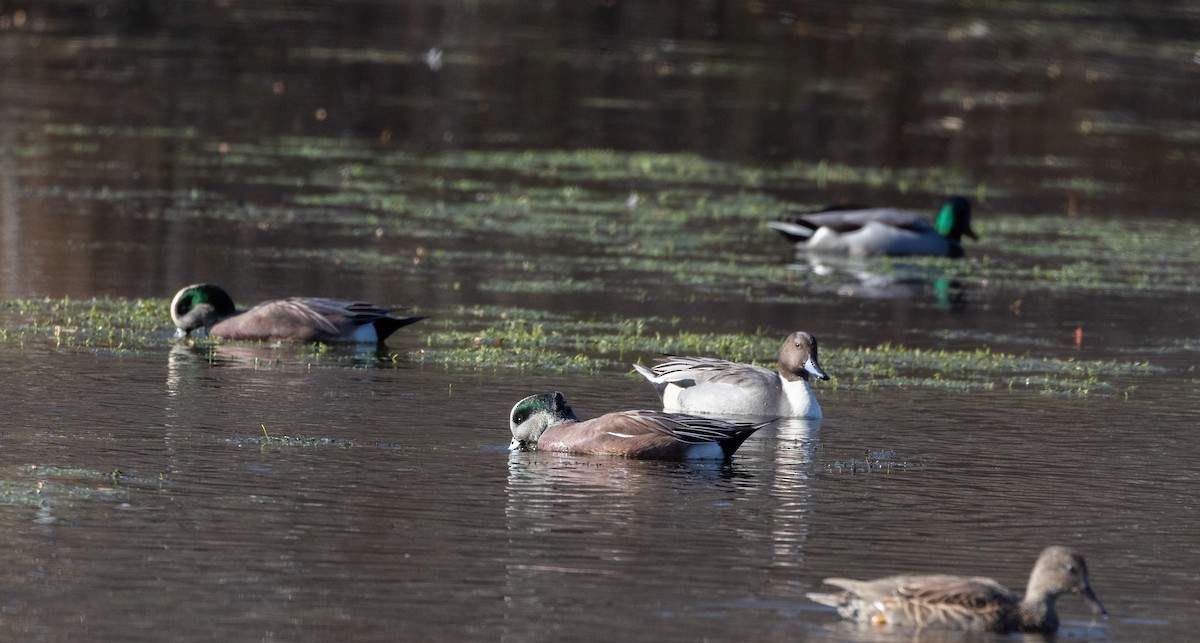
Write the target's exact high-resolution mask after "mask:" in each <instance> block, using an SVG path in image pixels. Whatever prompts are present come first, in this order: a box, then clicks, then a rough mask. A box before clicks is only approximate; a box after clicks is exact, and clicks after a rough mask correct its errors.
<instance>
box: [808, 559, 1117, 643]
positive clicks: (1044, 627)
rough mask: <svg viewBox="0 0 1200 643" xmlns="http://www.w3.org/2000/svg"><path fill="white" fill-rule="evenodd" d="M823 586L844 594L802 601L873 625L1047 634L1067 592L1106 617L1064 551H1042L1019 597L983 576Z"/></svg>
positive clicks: (833, 581)
mask: <svg viewBox="0 0 1200 643" xmlns="http://www.w3.org/2000/svg"><path fill="white" fill-rule="evenodd" d="M825 582H826V583H828V584H830V585H836V586H837V587H840V588H842V589H843V590H845V591H842V592H837V593H832V594H819V593H812V594H809V595H808V597H809V598H811V599H812V600H814V601H816V602H818V603H821V604H823V605H828V606H830V607H834V608H836V609H837V611H838V614H839V615H841V616H842V618H846V619H849V620H852V621H857V622H859V623H864V624H865V623H869V624H871V625H875V626H879V627H889V628H903V629H912V628H945V629H957V630H967V631H975V632H984V631H988V632H1000V633H1008V632H1040V633H1045V634H1053V633H1054V632H1055V631H1056V630H1057V629H1058V614H1057V613H1056V612H1055V611H1054V602H1055V600H1057V599H1058V597H1059V596H1060V595H1062V594H1066V593H1068V592H1070V593H1072V594H1078V595H1079V596H1080V597H1081V598H1083V600H1084V601H1086V602H1087V603H1088V605H1090V606H1091V608H1092V612H1094V613H1096V614H1099V615H1102V616H1108V613H1107V612H1106V611H1105V610H1104V606H1103V605H1101V604H1100V600H1099V599H1097V598H1096V594H1095V592H1093V591H1092V586H1091V584H1090V583H1089V582H1088V572H1087V564H1086V563H1085V562H1084V560H1083V556H1081V555H1080V554H1079V552H1077V551H1075V550H1073V549H1069V548H1067V547H1047V548H1046V549H1044V550H1042V553H1041V555H1040V556H1038V559H1037V563H1035V564H1034V566H1033V572H1032V573H1031V574H1030V575H1029V585H1028V586H1027V588H1026V589H1025V596H1024V597H1023V598H1022V597H1020V596H1018V595H1016V594H1014V593H1012V592H1011V591H1009V590H1008V589H1007V588H1005V587H1004V586H1003V585H1001V584H1000V583H997V582H996V581H994V580H992V579H990V578H983V577H966V576H945V575H930V576H892V577H889V578H880V579H878V580H871V581H860V580H850V579H846V578H826V579H825Z"/></svg>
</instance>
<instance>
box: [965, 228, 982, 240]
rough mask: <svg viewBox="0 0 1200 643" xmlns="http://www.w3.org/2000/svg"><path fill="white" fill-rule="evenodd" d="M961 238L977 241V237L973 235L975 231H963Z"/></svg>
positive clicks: (968, 229)
mask: <svg viewBox="0 0 1200 643" xmlns="http://www.w3.org/2000/svg"><path fill="white" fill-rule="evenodd" d="M963 236H964V237H966V238H968V239H970V240H971V241H979V237H978V236H976V235H975V231H974V230H972V229H970V228H967V229H966V230H963Z"/></svg>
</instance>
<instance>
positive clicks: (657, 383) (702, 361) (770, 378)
mask: <svg viewBox="0 0 1200 643" xmlns="http://www.w3.org/2000/svg"><path fill="white" fill-rule="evenodd" d="M633 367H634V368H635V369H637V372H639V373H641V374H642V375H643V376H644V377H645V378H646V379H647V380H649V381H650V383H651V384H653V385H654V388H655V390H657V391H658V394H659V396H660V397H662V401H663V410H664V411H679V412H683V413H703V414H707V415H754V416H762V417H766V416H771V417H801V418H814V419H815V418H820V417H821V405H820V404H817V398H816V397H815V396H814V395H813V392H812V389H811V388H809V386H808V377H809V376H810V375H811V376H813V377H816V378H818V379H822V380H827V379H829V376H828V375H826V374H825V371H824V370H823V369H822V368H821V363H820V362H819V361H818V360H817V338H815V337H813V336H812V335H809V334H808V333H805V332H803V331H796V332H794V333H792V334H791V335H788V336H787V337H786V338H784V340H783V344H782V345H781V346H780V348H779V365H778V367H777V369H776V370H774V371H772V370H770V369H767V368H763V367H761V366H753V365H751V364H739V363H737V362H730V361H726V360H723V359H716V358H713V357H677V356H668V357H665V358H659V359H658V360H657V363H656V364H654V365H653V366H651V367H650V368H646V367H645V366H642V365H641V364H634V365H633Z"/></svg>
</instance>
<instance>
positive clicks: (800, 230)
mask: <svg viewBox="0 0 1200 643" xmlns="http://www.w3.org/2000/svg"><path fill="white" fill-rule="evenodd" d="M767 227H768V228H770V229H772V230H774V231H775V232H778V233H779V234H781V235H783V237H784V238H785V239H787V240H788V241H790V242H792V243H801V242H804V241H808V240H809V239H810V238H811V237H812V235H813V229H812V228H811V227H807V226H803V225H799V224H796V223H790V222H788V221H768V222H767Z"/></svg>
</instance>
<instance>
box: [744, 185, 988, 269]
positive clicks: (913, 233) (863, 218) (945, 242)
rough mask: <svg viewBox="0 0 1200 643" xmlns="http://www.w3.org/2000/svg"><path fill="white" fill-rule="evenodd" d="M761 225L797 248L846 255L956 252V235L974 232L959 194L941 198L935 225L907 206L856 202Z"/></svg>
mask: <svg viewBox="0 0 1200 643" xmlns="http://www.w3.org/2000/svg"><path fill="white" fill-rule="evenodd" d="M767 225H768V226H770V228H771V229H772V230H775V231H776V232H778V233H779V234H782V235H783V236H784V237H785V238H786V239H787V240H788V241H791V242H792V243H795V244H796V247H797V248H798V249H803V250H806V251H809V252H814V253H821V254H839V255H848V256H851V257H880V256H891V257H900V256H909V255H929V256H935V257H961V256H962V255H963V247H962V238H963V237H969V238H971V239H977V238H978V237H976V236H975V232H974V231H973V230H971V202H970V201H968V200H967V199H966V197H961V196H951V197H947V198H946V200H945V202H943V203H942V208H941V210H940V211H939V213H938V217H937V223H936V225H930V224H929V222H928V221H926V220H925V219H923V218H921V216H920V215H918V214H917V213H915V212H909V211H907V210H897V209H894V208H861V207H859V206H835V207H833V208H827V209H825V210H822V211H820V212H810V213H798V214H790V215H785V216H784V217H782V218H781V220H779V221H770V222H768V223H767Z"/></svg>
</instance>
